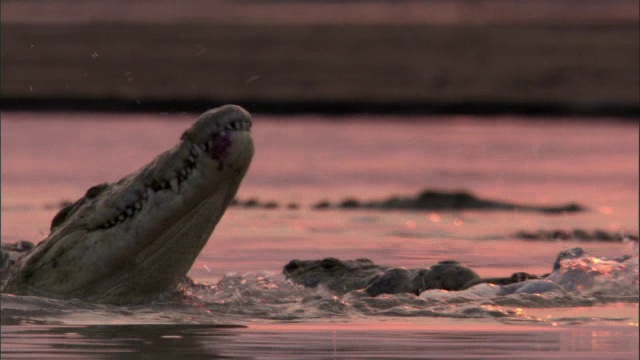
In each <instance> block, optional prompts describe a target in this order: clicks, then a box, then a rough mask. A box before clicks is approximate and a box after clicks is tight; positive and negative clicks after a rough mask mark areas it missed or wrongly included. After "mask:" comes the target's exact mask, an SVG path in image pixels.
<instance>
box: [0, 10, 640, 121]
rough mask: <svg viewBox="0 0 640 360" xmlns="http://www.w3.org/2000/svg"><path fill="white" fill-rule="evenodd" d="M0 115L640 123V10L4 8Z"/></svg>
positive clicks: (0, 58)
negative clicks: (204, 114)
mask: <svg viewBox="0 0 640 360" xmlns="http://www.w3.org/2000/svg"><path fill="white" fill-rule="evenodd" d="M1 8H2V9H1V10H2V31H1V37H2V38H1V40H2V43H1V44H2V48H1V57H0V60H1V64H2V73H1V91H2V108H3V109H5V110H7V109H9V110H10V109H29V110H34V109H38V108H41V109H43V110H48V109H61V110H77V109H85V110H98V111H99V110H111V111H112V110H122V111H168V112H173V111H178V112H180V111H186V112H199V111H202V110H204V109H207V108H210V107H211V106H212V105H217V104H221V103H238V104H241V105H244V106H246V107H247V108H249V109H250V110H251V111H262V112H276V113H278V112H279V113H299V112H319V113H328V114H330V113H349V112H351V113H376V112H381V113H389V112H398V113H507V112H515V113H524V114H536V113H544V114H549V113H560V114H569V115H576V114H586V115H617V116H627V117H636V116H638V114H640V100H639V83H640V71H639V65H638V64H639V63H640V49H639V47H640V45H639V44H640V39H639V26H638V21H639V16H638V11H639V10H638V9H639V6H638V0H606V1H605V0H537V1H534V0H434V1H411V0H406V1H402V0H396V1H391V0H389V1H385V0H353V1H348V0H347V1H332V0H327V1H321V0H282V1H262V0H184V1H152V0H126V1H125V0H3V1H2V3H1Z"/></svg>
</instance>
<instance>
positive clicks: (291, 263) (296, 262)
mask: <svg viewBox="0 0 640 360" xmlns="http://www.w3.org/2000/svg"><path fill="white" fill-rule="evenodd" d="M300 265H301V261H300V260H298V259H294V260H291V261H289V263H288V264H287V265H285V266H284V272H285V273H290V272H292V271H295V270H296V269H298V268H299V267H300Z"/></svg>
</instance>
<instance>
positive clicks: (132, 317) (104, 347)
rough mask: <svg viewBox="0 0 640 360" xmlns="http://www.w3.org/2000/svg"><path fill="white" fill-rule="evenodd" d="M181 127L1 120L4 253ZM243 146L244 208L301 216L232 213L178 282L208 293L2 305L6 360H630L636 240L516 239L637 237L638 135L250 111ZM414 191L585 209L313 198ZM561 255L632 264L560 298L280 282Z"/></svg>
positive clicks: (132, 120) (505, 122)
mask: <svg viewBox="0 0 640 360" xmlns="http://www.w3.org/2000/svg"><path fill="white" fill-rule="evenodd" d="M193 118H194V117H193V116H191V115H183V116H158V115H122V114H120V115H108V114H107V115H105V114H58V113H52V114H44V113H39V114H31V113H4V114H2V234H1V235H2V241H3V242H10V241H15V240H29V241H34V242H37V241H39V240H40V239H42V238H44V237H45V236H46V234H47V232H48V228H49V223H50V220H51V218H52V217H53V215H54V214H55V213H56V212H57V210H58V204H59V203H60V202H61V201H64V200H74V199H76V198H78V197H80V196H82V195H83V194H84V192H85V191H86V189H87V188H89V187H90V186H93V185H96V184H98V183H101V182H104V181H115V180H118V179H119V178H120V177H122V176H123V175H125V174H128V173H129V172H131V171H134V170H136V169H137V168H139V167H140V166H143V165H144V164H146V163H147V162H148V161H149V160H151V159H152V158H153V157H154V156H155V155H157V154H159V153H160V152H161V151H164V150H166V149H167V148H169V147H171V146H173V145H174V144H175V143H176V142H177V141H178V138H179V136H180V134H181V132H182V131H183V130H184V129H186V128H187V127H188V126H190V124H191V122H192V121H193ZM253 134H254V139H255V143H256V155H255V158H254V161H253V164H252V166H251V169H250V171H249V173H248V175H247V177H246V179H245V182H244V183H243V185H242V186H241V188H240V191H239V193H238V197H239V198H240V199H245V200H246V199H250V198H254V197H255V198H258V199H260V200H262V201H276V202H277V203H279V204H281V205H284V204H287V203H290V202H295V203H297V204H299V205H300V209H299V210H288V209H285V208H283V207H281V208H278V209H272V210H267V209H261V208H253V209H245V208H242V207H234V208H231V209H230V210H229V211H228V212H227V214H226V215H225V217H224V218H223V220H222V221H221V222H220V224H219V225H218V227H217V229H216V231H215V233H214V234H213V236H212V238H211V239H210V241H209V243H208V244H207V246H206V247H205V249H204V250H203V252H202V253H201V255H200V256H199V258H198V259H197V261H196V263H195V264H194V266H193V268H192V270H191V272H190V276H191V277H192V278H193V279H194V280H196V281H197V282H199V283H201V284H205V285H206V286H204V287H201V288H195V289H190V290H189V297H188V298H187V299H178V300H176V299H167V300H165V301H159V302H157V303H154V304H148V305H144V306H120V307H116V306H109V305H94V304H86V303H82V302H79V301H58V300H50V299H42V298H35V297H16V296H9V295H5V294H3V295H2V325H3V327H2V339H3V340H2V356H3V358H5V357H6V358H11V357H30V356H32V355H33V354H38V357H41V356H42V357H45V356H49V357H60V358H71V357H73V356H76V357H77V358H86V357H87V356H89V355H91V356H102V357H111V356H115V355H114V354H118V355H117V356H121V355H123V354H136V353H147V354H150V356H152V355H153V354H165V355H169V354H172V353H174V354H180V356H185V355H193V356H205V355H207V356H213V355H219V356H230V357H236V358H254V357H255V358H300V357H302V356H304V357H307V358H358V357H360V358H372V357H376V356H377V357H380V358H409V357H415V358H423V357H424V356H425V354H426V353H428V354H429V355H430V356H432V357H433V358H451V357H453V358H481V357H484V358H540V357H550V358H552V357H563V358H576V359H578V358H580V359H583V358H601V357H605V356H606V357H608V358H620V359H623V358H637V355H638V350H637V349H638V292H637V285H638V283H637V279H638V275H637V254H638V248H637V243H636V242H615V243H610V242H575V241H552V242H548V241H547V242H531V241H524V240H519V239H516V237H515V236H514V234H515V233H516V232H518V231H520V230H526V231H536V230H538V229H545V230H553V229H565V230H571V229H576V228H579V229H585V230H587V231H592V230H595V229H601V230H605V231H608V232H611V233H622V234H635V235H637V234H638V221H637V219H638V201H637V199H638V137H637V134H638V125H637V124H629V123H617V122H615V121H612V122H609V123H604V122H587V123H581V122H578V121H577V120H574V119H553V121H552V120H549V121H535V122H533V121H528V120H527V119H523V118H511V117H503V118H495V119H486V118H484V119H475V118H469V117H456V118H425V119H419V118H412V119H403V118H393V117H363V118H356V117H350V118H338V119H335V118H332V119H325V118H321V117H304V118H301V117H264V116H256V117H255V123H254V127H253ZM426 188H429V189H439V190H469V191H471V192H473V193H474V194H476V195H478V196H481V197H484V198H491V199H499V200H508V201H513V202H519V203H534V204H557V203H567V202H578V203H580V204H582V205H584V206H586V207H587V208H588V209H589V210H588V211H586V212H582V213H577V214H562V215H545V214H536V213H524V212H521V213H519V212H504V211H496V212H478V211H460V212H411V211H376V210H369V211H367V210H352V211H344V210H327V211H318V210H313V209H312V208H311V207H312V205H313V204H315V203H316V202H318V201H320V200H325V199H326V200H330V201H333V202H338V201H340V200H342V199H344V198H346V197H357V198H360V199H364V200H368V199H382V198H385V197H388V196H390V195H414V194H416V193H417V192H419V191H421V190H423V189H426ZM574 246H581V247H582V248H584V249H585V250H586V251H587V252H588V253H590V254H592V255H594V256H597V257H610V258H611V257H616V256H619V255H623V254H629V255H634V256H635V264H636V265H635V268H631V272H623V273H620V275H619V276H617V277H616V278H615V279H612V278H607V277H606V276H603V277H600V278H599V283H598V284H599V285H598V286H599V287H598V288H595V289H589V290H588V291H583V292H581V293H576V294H571V295H568V296H567V295H562V296H559V295H533V294H525V295H526V296H503V297H493V296H488V295H487V294H486V293H482V292H481V291H476V292H461V293H447V292H431V293H428V294H424V293H423V294H422V295H421V296H420V297H416V296H414V295H408V294H403V295H385V296H382V297H377V298H374V299H371V298H368V297H365V296H363V295H362V294H360V293H357V292H356V293H351V294H347V295H345V296H336V295H335V294H331V293H330V292H328V291H327V290H325V289H304V288H301V287H299V286H297V285H294V284H292V283H290V282H288V281H286V280H285V279H283V278H282V276H281V275H280V271H281V269H282V267H283V266H284V265H285V264H286V263H287V262H288V261H289V260H291V259H294V258H298V259H315V258H320V257H324V256H333V257H338V258H342V259H349V258H358V257H368V258H370V259H372V260H373V261H374V262H377V263H381V264H387V265H395V266H405V267H427V266H429V265H432V264H434V263H435V262H437V261H440V260H444V259H456V260H458V261H461V262H463V263H465V264H467V265H469V266H471V267H473V268H474V269H475V270H476V271H477V272H478V273H479V274H480V275H482V276H507V275H509V274H511V273H512V272H515V271H527V272H530V273H546V272H549V271H550V270H551V266H552V264H553V261H554V260H555V256H556V254H557V253H558V252H559V251H561V250H563V249H567V248H571V247H574ZM634 269H635V270H634ZM634 271H635V273H634ZM614 280H615V281H614ZM176 356H178V355H176ZM152 357H153V356H152Z"/></svg>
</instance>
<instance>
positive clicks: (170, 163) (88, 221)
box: [3, 105, 254, 303]
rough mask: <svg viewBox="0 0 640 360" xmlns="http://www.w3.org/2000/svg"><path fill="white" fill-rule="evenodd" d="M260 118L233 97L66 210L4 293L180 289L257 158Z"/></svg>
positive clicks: (98, 298)
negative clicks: (254, 130)
mask: <svg viewBox="0 0 640 360" xmlns="http://www.w3.org/2000/svg"><path fill="white" fill-rule="evenodd" d="M250 127H251V117H250V115H249V113H247V112H246V111H245V110H244V109H242V108H240V107H238V106H233V105H227V106H224V107H220V108H216V109H213V110H209V111H207V112H205V113H204V114H202V115H201V116H200V118H199V119H198V120H197V121H196V122H195V124H194V125H193V126H192V127H191V128H189V129H188V130H186V131H185V132H184V133H183V134H182V137H181V139H180V142H179V143H178V144H177V145H176V146H174V147H173V148H172V149H170V150H168V151H166V152H164V153H162V154H160V155H159V156H158V157H157V158H155V159H154V160H153V161H151V162H150V163H149V164H148V165H147V166H144V167H143V168H141V169H139V170H138V171H136V172H134V173H132V174H130V175H128V176H126V177H124V178H123V179H121V180H120V181H118V182H116V183H112V184H102V185H98V186H94V187H92V188H90V189H89V190H88V191H87V192H86V194H85V196H84V197H82V198H81V199H80V200H78V201H77V202H75V203H74V204H71V205H69V206H68V207H66V208H64V209H62V210H61V211H60V212H59V213H58V214H57V215H56V216H55V217H54V219H53V221H52V224H51V232H50V234H49V236H48V237H47V238H46V239H45V240H43V241H42V242H41V243H40V244H38V246H36V248H35V249H33V250H32V251H31V252H29V253H28V254H27V255H25V256H24V257H22V258H21V259H20V260H18V262H17V263H16V267H15V270H14V273H13V276H12V278H11V279H10V280H9V281H8V283H7V284H6V286H5V288H4V289H3V292H11V293H15V294H22V295H38V296H47V297H54V298H64V299H68V298H79V299H83V300H86V301H92V302H103V303H139V302H143V301H147V300H150V299H153V298H154V297H157V296H158V295H159V294H161V293H164V292H167V291H172V290H175V287H176V285H177V284H178V283H179V282H180V281H181V280H182V279H183V277H184V276H185V275H186V273H187V272H188V271H189V269H190V268H191V266H192V264H193V262H194V261H195V259H196V257H197V256H198V254H199V253H200V251H201V250H202V248H203V247H204V245H205V244H206V242H207V240H208V239H209V237H210V236H211V233H212V232H213V230H214V228H215V226H216V224H217V223H218V221H219V220H220V218H221V217H222V215H223V214H224V212H225V210H226V208H227V206H228V205H229V203H230V201H231V200H232V198H233V197H234V195H235V194H236V191H237V190H238V187H239V185H240V182H241V180H242V178H243V177H244V175H245V173H246V172H247V169H248V167H249V164H250V162H251V158H252V156H253V150H254V148H253V141H252V139H251V135H250V132H249V130H250Z"/></svg>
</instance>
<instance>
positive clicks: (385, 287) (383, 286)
mask: <svg viewBox="0 0 640 360" xmlns="http://www.w3.org/2000/svg"><path fill="white" fill-rule="evenodd" d="M282 273H283V274H284V276H285V277H286V278H287V279H289V280H291V281H292V282H294V283H297V284H300V285H304V286H305V287H312V288H313V287H317V286H319V285H323V286H324V287H326V288H327V289H329V290H330V291H332V292H334V293H337V294H346V293H348V292H351V291H354V290H361V289H362V290H364V291H365V292H366V293H367V295H369V296H378V295H381V294H399V293H412V294H415V295H419V294H420V293H422V292H423V291H426V290H433V289H441V290H449V291H459V290H465V289H468V288H470V287H472V286H475V285H477V284H480V283H489V284H495V285H509V284H514V283H519V282H522V281H525V280H529V279H539V278H542V277H544V276H546V275H542V276H537V275H532V274H528V273H525V272H517V273H514V274H512V275H511V276H509V277H493V278H481V277H480V276H479V275H478V274H477V273H476V272H475V271H473V270H472V269H471V268H469V267H467V266H464V265H462V264H460V263H459V262H457V261H454V260H444V261H440V262H438V263H437V264H435V265H433V266H431V267H430V268H427V269H424V268H415V269H406V268H399V267H392V266H386V265H377V264H375V263H373V262H372V261H371V260H369V259H365V258H360V259H355V260H340V259H337V258H333V257H327V258H324V259H320V260H298V259H294V260H291V261H290V262H289V263H287V264H286V265H285V266H284V268H283V270H282Z"/></svg>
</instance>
